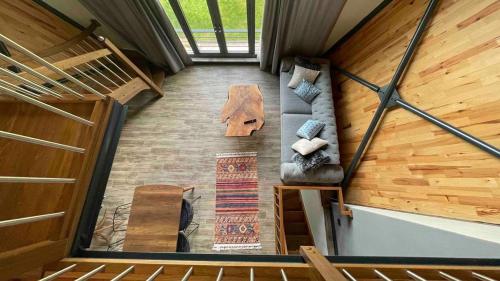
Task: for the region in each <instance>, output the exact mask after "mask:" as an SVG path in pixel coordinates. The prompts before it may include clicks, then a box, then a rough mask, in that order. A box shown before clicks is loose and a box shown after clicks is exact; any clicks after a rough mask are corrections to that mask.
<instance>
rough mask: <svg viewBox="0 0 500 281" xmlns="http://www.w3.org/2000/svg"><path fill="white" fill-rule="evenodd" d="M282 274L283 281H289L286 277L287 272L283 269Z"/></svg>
mask: <svg viewBox="0 0 500 281" xmlns="http://www.w3.org/2000/svg"><path fill="white" fill-rule="evenodd" d="M280 273H281V280H283V281H288V277H287V276H286V272H285V270H283V268H282V269H280Z"/></svg>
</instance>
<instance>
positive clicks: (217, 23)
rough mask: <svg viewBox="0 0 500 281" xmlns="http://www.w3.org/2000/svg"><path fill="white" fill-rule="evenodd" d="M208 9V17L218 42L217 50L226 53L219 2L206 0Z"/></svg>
mask: <svg viewBox="0 0 500 281" xmlns="http://www.w3.org/2000/svg"><path fill="white" fill-rule="evenodd" d="M207 5H208V10H209V11H210V18H211V19H212V25H213V27H214V32H215V37H216V38H217V43H218V44H219V50H220V52H221V53H223V54H227V45H226V37H225V35H224V26H223V25H222V19H221V16H220V11H219V4H218V3H217V0H207Z"/></svg>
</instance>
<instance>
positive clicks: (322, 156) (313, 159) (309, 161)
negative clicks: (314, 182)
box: [292, 150, 330, 173]
mask: <svg viewBox="0 0 500 281" xmlns="http://www.w3.org/2000/svg"><path fill="white" fill-rule="evenodd" d="M292 160H293V162H295V164H297V166H299V168H300V170H301V171H302V172H304V173H307V172H308V171H310V170H316V169H317V168H319V167H321V166H323V164H325V163H326V162H328V161H329V160H330V157H329V156H328V155H326V153H325V152H324V151H323V150H318V151H316V152H314V153H311V154H309V155H306V156H303V155H301V154H300V153H295V154H294V155H293V156H292Z"/></svg>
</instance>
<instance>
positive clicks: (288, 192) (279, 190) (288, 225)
mask: <svg viewBox="0 0 500 281" xmlns="http://www.w3.org/2000/svg"><path fill="white" fill-rule="evenodd" d="M301 190H319V191H331V192H337V198H338V201H339V209H340V213H341V214H342V215H345V216H350V217H352V212H351V211H350V210H348V209H347V208H346V207H345V206H344V199H343V196H342V189H341V188H340V187H336V186H330V187H329V186H281V185H278V186H275V187H274V222H275V234H276V236H275V238H276V239H275V244H276V253H277V254H281V255H296V254H298V253H299V250H300V246H301V245H315V244H314V238H313V235H312V232H311V229H310V226H309V222H308V220H307V215H306V213H305V210H304V204H303V202H302V197H301V193H300V191H301Z"/></svg>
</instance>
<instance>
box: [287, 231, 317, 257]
mask: <svg viewBox="0 0 500 281" xmlns="http://www.w3.org/2000/svg"><path fill="white" fill-rule="evenodd" d="M312 244H313V242H312V241H311V237H310V236H309V235H287V236H286V246H287V248H288V252H289V253H290V251H293V250H298V249H299V248H300V246H304V245H312Z"/></svg>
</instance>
